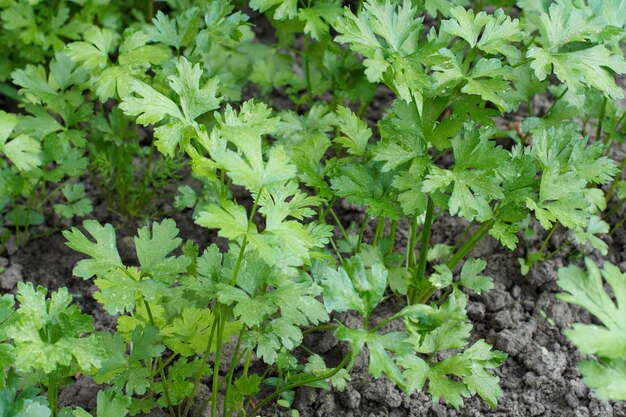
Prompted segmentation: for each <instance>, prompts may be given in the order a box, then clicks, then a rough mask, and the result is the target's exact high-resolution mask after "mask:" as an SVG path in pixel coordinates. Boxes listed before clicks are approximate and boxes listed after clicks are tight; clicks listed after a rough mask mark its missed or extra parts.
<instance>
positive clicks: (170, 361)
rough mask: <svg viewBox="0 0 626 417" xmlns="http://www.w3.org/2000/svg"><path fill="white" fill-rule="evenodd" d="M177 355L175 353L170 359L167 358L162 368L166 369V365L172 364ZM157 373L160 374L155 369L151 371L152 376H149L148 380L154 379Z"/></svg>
mask: <svg viewBox="0 0 626 417" xmlns="http://www.w3.org/2000/svg"><path fill="white" fill-rule="evenodd" d="M178 355H179V354H178V353H175V354H173V355H172V356H170V357H169V358H168V359H167V360H166V361H165V362H163V368H167V365H169V364H170V363H172V362H174V361H175V360H176V358H178ZM159 372H160V371H159V370H158V369H157V370H154V371H152V374H151V375H150V379H152V378H154V377H155V376H157V374H158V373H159Z"/></svg>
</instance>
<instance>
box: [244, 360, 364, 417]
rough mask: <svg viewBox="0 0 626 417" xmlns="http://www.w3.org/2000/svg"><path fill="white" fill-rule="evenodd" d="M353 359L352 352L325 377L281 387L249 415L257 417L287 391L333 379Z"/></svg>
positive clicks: (321, 376)
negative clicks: (265, 407) (271, 402)
mask: <svg viewBox="0 0 626 417" xmlns="http://www.w3.org/2000/svg"><path fill="white" fill-rule="evenodd" d="M351 358H352V352H350V353H348V355H346V357H345V358H343V360H342V361H341V362H340V363H339V365H337V367H336V368H335V369H333V370H332V371H330V372H328V373H326V374H324V375H320V376H316V377H312V378H308V379H305V380H303V381H299V382H294V383H293V384H287V385H285V386H283V387H281V388H280V389H278V390H276V391H275V392H273V393H272V394H271V395H268V396H267V397H266V398H265V399H263V401H261V402H260V403H258V404H257V405H256V407H254V408H253V409H252V411H250V413H249V415H251V416H255V415H256V413H257V412H258V411H259V410H261V408H263V407H264V406H265V405H266V404H267V403H269V402H270V401H272V400H273V399H274V398H276V397H277V396H279V395H280V394H282V393H283V392H285V391H288V390H291V389H293V388H296V387H301V386H303V385H307V384H312V383H313V382H317V381H322V380H324V379H328V378H332V377H333V376H334V375H336V374H337V373H338V372H339V371H341V370H342V369H343V367H344V366H346V365H347V364H348V362H349V361H350V359H351Z"/></svg>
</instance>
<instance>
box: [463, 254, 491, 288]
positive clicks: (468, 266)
mask: <svg viewBox="0 0 626 417" xmlns="http://www.w3.org/2000/svg"><path fill="white" fill-rule="evenodd" d="M486 267H487V262H485V261H484V260H482V259H474V258H469V259H468V260H466V261H465V263H464V264H463V268H462V269H461V279H460V280H459V284H461V285H462V286H464V287H466V288H469V289H471V290H472V291H474V292H476V293H478V294H480V293H482V292H483V291H485V292H486V291H489V290H491V289H492V288H493V280H492V279H491V277H489V276H486V275H480V273H481V272H483V271H484V270H485V268H486Z"/></svg>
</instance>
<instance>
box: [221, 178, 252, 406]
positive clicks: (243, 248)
mask: <svg viewBox="0 0 626 417" xmlns="http://www.w3.org/2000/svg"><path fill="white" fill-rule="evenodd" d="M262 192H263V189H262V188H261V189H260V190H259V192H258V193H257V197H256V199H255V200H254V205H253V206H252V211H250V215H249V217H248V230H250V228H251V227H252V222H253V220H254V215H255V214H256V211H257V208H258V207H259V200H260V199H261V193H262ZM247 245H248V234H247V233H246V235H245V236H244V238H243V240H242V242H241V247H240V249H239V255H238V256H237V262H236V263H235V269H234V270H233V276H232V278H231V280H230V285H231V286H233V287H234V286H235V285H236V284H237V278H238V277H239V271H240V270H241V265H242V262H243V257H244V254H245V252H246V247H247ZM215 320H219V322H218V325H217V329H216V331H217V339H216V345H215V363H214V364H213V381H212V384H211V417H215V416H216V413H217V394H218V390H219V369H220V362H221V360H222V344H223V341H224V328H225V324H226V312H225V311H224V306H223V305H221V304H219V305H218V308H217V315H216V317H215Z"/></svg>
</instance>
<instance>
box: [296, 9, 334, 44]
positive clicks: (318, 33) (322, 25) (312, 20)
mask: <svg viewBox="0 0 626 417" xmlns="http://www.w3.org/2000/svg"><path fill="white" fill-rule="evenodd" d="M341 12H342V10H341V6H340V5H338V4H337V3H334V2H321V3H315V4H314V5H313V6H311V7H304V8H301V9H300V10H298V19H299V20H301V21H303V22H304V33H305V34H308V35H310V36H311V38H313V39H316V40H321V39H323V38H328V36H329V25H330V24H333V23H334V22H335V20H336V19H337V18H339V17H340V16H341V14H342V13H341Z"/></svg>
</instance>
